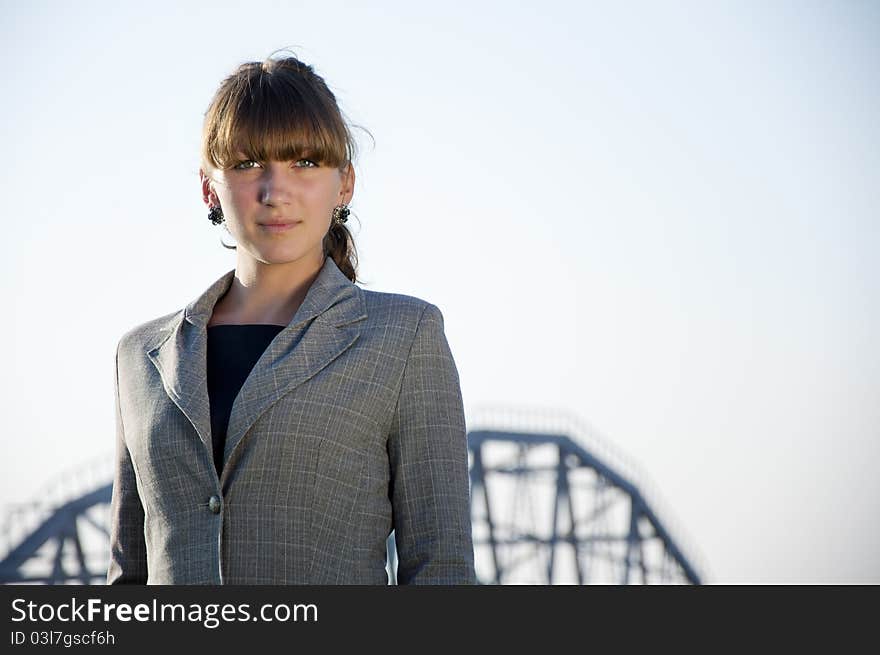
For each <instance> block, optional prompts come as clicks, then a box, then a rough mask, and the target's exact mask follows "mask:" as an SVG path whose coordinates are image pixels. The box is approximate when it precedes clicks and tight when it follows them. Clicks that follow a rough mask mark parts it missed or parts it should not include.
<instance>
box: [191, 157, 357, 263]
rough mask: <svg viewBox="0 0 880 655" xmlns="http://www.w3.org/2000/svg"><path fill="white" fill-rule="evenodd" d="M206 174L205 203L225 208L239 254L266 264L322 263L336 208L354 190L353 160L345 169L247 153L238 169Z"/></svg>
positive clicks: (236, 167)
mask: <svg viewBox="0 0 880 655" xmlns="http://www.w3.org/2000/svg"><path fill="white" fill-rule="evenodd" d="M200 174H201V178H202V192H203V196H204V199H205V203H206V204H207V205H209V206H213V205H217V204H219V205H220V207H221V208H222V210H223V216H224V218H225V220H226V226H227V228H228V229H229V232H230V234H232V236H233V237H234V238H235V240H236V243H237V246H238V255H239V257H241V256H249V257H252V258H253V259H254V260H256V261H258V262H261V263H263V264H287V263H291V262H295V261H302V262H303V263H308V264H309V265H313V266H320V265H321V263H322V262H323V261H324V251H323V245H322V242H323V239H324V235H326V234H327V231H328V230H329V229H330V221H331V219H332V213H333V208H334V207H336V205H339V204H341V203H345V204H348V202H350V200H351V196H352V194H353V192H354V168H353V167H352V166H351V165H349V166H348V167H347V169H346V172H345V173H344V174H343V172H341V171H340V170H339V169H338V168H336V167H335V166H326V165H323V164H318V163H317V162H315V161H313V160H310V159H298V160H296V161H268V162H256V161H253V160H251V159H248V158H247V157H245V156H243V155H242V156H241V158H240V163H238V164H237V165H235V166H234V167H233V168H229V169H213V170H212V172H211V175H210V177H208V175H206V173H205V172H204V171H200Z"/></svg>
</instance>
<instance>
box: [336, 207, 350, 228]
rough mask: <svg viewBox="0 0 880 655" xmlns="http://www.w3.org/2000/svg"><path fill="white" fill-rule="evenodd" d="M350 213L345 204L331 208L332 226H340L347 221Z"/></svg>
mask: <svg viewBox="0 0 880 655" xmlns="http://www.w3.org/2000/svg"><path fill="white" fill-rule="evenodd" d="M350 213H351V211H350V210H349V209H348V205H346V204H345V203H343V204H341V205H336V207H334V208H333V225H342V224H343V223H345V222H346V221H348V215H349V214H350Z"/></svg>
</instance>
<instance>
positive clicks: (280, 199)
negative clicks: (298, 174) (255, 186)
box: [260, 162, 292, 207]
mask: <svg viewBox="0 0 880 655" xmlns="http://www.w3.org/2000/svg"><path fill="white" fill-rule="evenodd" d="M279 166H283V164H280V163H279V162H271V163H270V164H268V165H267V166H266V167H265V168H264V170H263V176H262V177H263V180H262V184H261V185H260V202H261V203H262V204H264V205H269V206H271V207H277V206H279V205H285V204H287V203H289V202H290V194H291V193H292V189H291V188H290V186H291V183H292V180H290V179H289V178H290V177H291V176H289V175H285V174H284V171H283V170H280V169H279V168H278V167H279Z"/></svg>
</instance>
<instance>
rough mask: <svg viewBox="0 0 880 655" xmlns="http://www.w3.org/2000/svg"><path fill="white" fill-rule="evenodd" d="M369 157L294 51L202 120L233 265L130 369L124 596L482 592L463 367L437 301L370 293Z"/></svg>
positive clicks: (221, 98) (114, 570)
mask: <svg viewBox="0 0 880 655" xmlns="http://www.w3.org/2000/svg"><path fill="white" fill-rule="evenodd" d="M353 153H354V142H353V139H352V136H351V131H350V129H349V128H348V126H347V125H346V122H345V121H344V119H343V117H342V114H341V112H340V110H339V108H338V106H337V103H336V99H335V97H334V95H333V93H331V91H330V90H329V89H328V87H327V85H326V84H325V82H324V80H323V79H322V78H321V77H320V76H319V75H317V74H316V73H315V72H314V70H313V69H312V67H311V66H307V65H306V64H304V63H302V62H301V61H299V60H298V59H296V58H294V57H287V58H276V59H269V60H266V61H264V62H262V63H248V64H244V65H242V66H240V67H239V68H238V70H236V71H235V72H234V73H233V74H232V75H231V76H230V77H228V78H227V79H226V80H225V81H224V82H223V83H222V85H221V86H220V88H219V90H218V91H217V93H216V95H215V97H214V99H213V101H212V102H211V105H210V107H209V108H208V111H207V113H206V116H205V124H204V132H203V140H202V169H201V173H200V175H201V183H202V194H203V197H204V201H205V204H206V206H207V207H208V216H209V218H210V220H211V222H212V223H214V224H223V225H224V226H225V228H226V229H228V231H229V233H230V234H231V235H232V236H233V237H234V238H235V241H236V242H237V248H236V266H235V269H234V270H232V271H229V272H228V273H226V274H225V275H223V276H222V277H221V278H220V279H218V280H217V281H216V282H214V283H213V284H212V285H211V286H210V287H208V289H207V290H206V291H205V292H204V293H202V294H201V295H200V296H199V297H198V298H196V299H195V300H193V301H192V302H191V303H190V304H189V305H187V306H186V307H185V308H184V309H182V310H180V311H177V312H174V313H172V314H169V315H167V316H163V317H161V318H158V319H156V320H153V321H150V322H148V323H146V324H144V325H141V326H138V327H136V328H134V329H132V330H130V331H129V332H127V333H126V334H125V335H124V336H123V337H122V339H121V340H120V342H119V344H118V349H117V356H116V367H117V368H116V385H117V386H116V390H117V397H116V403H117V462H116V474H115V479H114V484H113V499H112V503H111V559H110V566H109V571H108V576H107V577H108V582H109V583H141V584H143V583H150V584H387V582H388V578H387V574H386V539H387V537H388V536H389V534H390V533H391V531H392V530H393V531H394V535H395V541H396V547H397V556H398V565H397V581H398V582H399V583H401V584H406V583H414V584H415V583H422V584H466V583H474V582H475V575H474V566H473V547H472V542H471V524H470V509H469V500H468V498H469V496H468V469H467V444H466V436H465V424H464V412H463V409H462V399H461V391H460V387H459V380H458V373H457V370H456V367H455V363H454V361H453V358H452V354H451V353H450V350H449V346H448V343H447V340H446V337H445V335H444V332H443V318H442V315H441V313H440V311H439V310H438V309H437V307H435V306H434V305H432V304H430V303H427V302H425V301H423V300H419V299H418V298H413V297H410V296H404V295H397V294H390V293H378V292H375V291H366V290H364V289H361V288H360V287H358V286H356V285H355V281H356V271H355V268H356V258H355V252H354V247H353V242H352V237H351V234H350V233H349V231H348V229H347V227H346V221H347V217H348V214H349V209H348V203H349V202H350V201H351V198H352V195H353V192H354V183H355V173H354V169H353V167H352V159H353Z"/></svg>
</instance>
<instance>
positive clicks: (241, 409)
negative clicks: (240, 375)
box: [223, 257, 367, 479]
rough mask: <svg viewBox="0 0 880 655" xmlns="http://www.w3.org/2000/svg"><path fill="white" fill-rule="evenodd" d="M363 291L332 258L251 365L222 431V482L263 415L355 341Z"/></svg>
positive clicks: (363, 305) (362, 313) (361, 315)
mask: <svg viewBox="0 0 880 655" xmlns="http://www.w3.org/2000/svg"><path fill="white" fill-rule="evenodd" d="M366 316H367V312H366V303H365V301H364V299H363V292H362V291H361V289H360V288H359V287H357V286H355V285H354V284H353V283H352V282H351V281H350V280H349V279H348V278H347V277H345V275H343V274H342V272H341V271H340V270H339V268H338V267H337V266H336V263H335V262H334V261H333V259H331V258H330V257H327V258H326V259H325V260H324V266H323V268H322V269H321V272H320V273H319V274H318V277H317V278H316V279H315V281H314V282H313V283H312V286H311V287H310V288H309V291H308V293H307V294H306V297H305V299H304V300H303V302H302V304H301V305H300V307H299V309H298V310H297V311H296V314H295V315H294V317H293V318H292V319H291V321H290V323H289V324H288V325H287V327H286V328H284V329H283V330H282V331H281V332H279V333H278V335H277V336H276V337H275V339H274V340H273V341H272V343H271V344H269V347H268V348H267V349H266V350H265V352H264V353H263V355H262V356H261V357H260V359H259V360H257V363H256V364H254V367H253V369H252V370H251V373H250V375H249V376H248V378H247V379H246V380H245V382H244V385H243V386H242V388H241V390H240V391H239V393H238V395H237V396H236V397H235V401H234V402H233V404H232V412H231V414H230V417H229V427H228V429H227V431H226V446H225V450H224V456H223V461H224V464H223V474H224V475H223V479H225V478H226V475H227V473H228V472H229V471H230V470H231V469H232V468H233V467H234V461H232V460H233V459H234V453H235V449H236V447H237V446H238V445H239V443H240V442H241V441H242V439H243V438H244V436H245V434H247V432H248V430H250V428H251V426H253V424H254V423H255V422H256V421H257V419H258V418H260V416H262V415H263V413H264V412H265V411H266V410H267V409H269V407H271V406H272V405H273V404H275V403H276V402H277V401H278V400H279V399H280V398H281V397H282V396H284V395H286V394H288V393H290V392H291V391H293V390H294V389H295V388H296V387H298V386H299V385H301V384H302V383H303V382H305V381H306V380H308V379H309V378H311V377H312V376H314V375H315V374H316V373H318V372H319V371H320V370H321V369H323V368H324V367H325V366H327V365H328V364H329V363H330V362H332V361H333V360H334V359H336V358H337V357H339V356H340V355H341V354H342V353H343V352H345V351H346V350H347V349H348V348H350V347H351V345H352V344H353V343H354V342H355V341H357V339H358V337H359V335H360V326H359V325H358V321H360V320H361V319H363V318H366Z"/></svg>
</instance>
